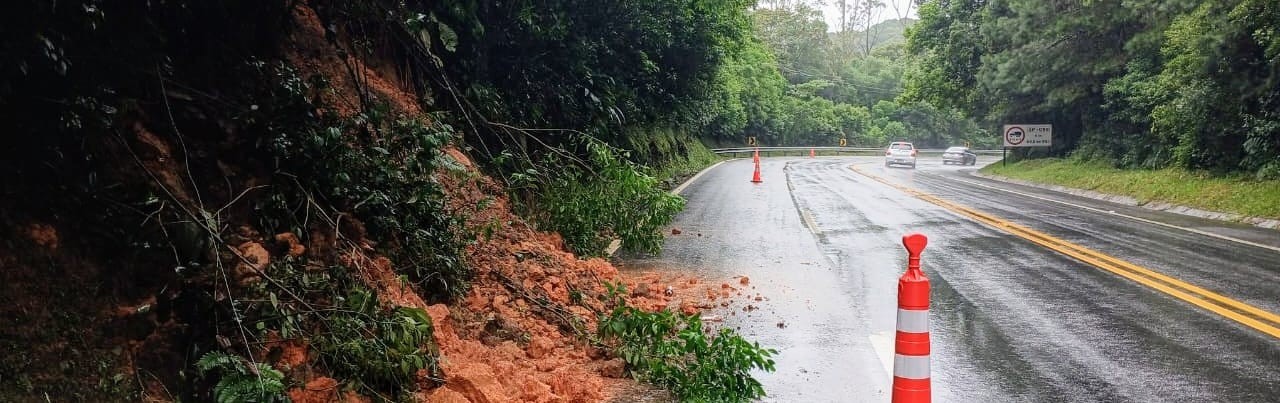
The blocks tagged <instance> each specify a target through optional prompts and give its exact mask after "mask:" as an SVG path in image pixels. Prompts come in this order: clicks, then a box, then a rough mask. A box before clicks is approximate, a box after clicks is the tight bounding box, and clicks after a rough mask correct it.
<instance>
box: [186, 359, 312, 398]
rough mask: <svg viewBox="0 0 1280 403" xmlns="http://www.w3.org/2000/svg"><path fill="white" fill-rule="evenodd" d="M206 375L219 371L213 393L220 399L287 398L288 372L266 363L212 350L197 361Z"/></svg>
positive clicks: (197, 364)
mask: <svg viewBox="0 0 1280 403" xmlns="http://www.w3.org/2000/svg"><path fill="white" fill-rule="evenodd" d="M196 369H198V370H200V375H202V376H204V375H207V374H209V373H210V372H217V374H218V376H219V379H218V383H217V384H216V385H214V386H213V396H214V399H215V400H216V401H217V402H218V403H241V402H287V401H289V399H288V398H287V397H286V396H285V394H284V391H285V384H284V373H281V372H280V371H278V370H276V369H275V368H272V367H271V365H269V364H266V363H254V364H249V363H246V362H245V361H244V359H242V358H240V357H238V356H235V355H231V354H227V353H224V352H221V351H210V352H208V353H206V354H205V355H204V356H203V357H200V360H199V361H197V362H196Z"/></svg>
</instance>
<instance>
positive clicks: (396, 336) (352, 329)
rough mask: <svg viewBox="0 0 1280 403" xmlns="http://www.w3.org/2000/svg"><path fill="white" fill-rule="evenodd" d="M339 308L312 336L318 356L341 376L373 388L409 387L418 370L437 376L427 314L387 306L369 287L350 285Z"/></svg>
mask: <svg viewBox="0 0 1280 403" xmlns="http://www.w3.org/2000/svg"><path fill="white" fill-rule="evenodd" d="M341 308H343V309H341V310H338V311H335V312H334V313H333V314H331V315H328V316H327V317H325V318H324V319H321V320H322V321H324V322H325V325H326V326H327V327H328V329H327V331H325V332H323V333H321V334H319V335H317V337H315V338H313V339H312V342H313V343H314V344H313V345H314V346H315V347H316V350H317V351H318V352H319V353H320V356H321V360H322V361H323V362H324V363H325V364H326V366H327V367H329V368H330V369H332V370H333V371H334V373H335V374H337V375H339V376H341V377H342V379H351V380H358V381H359V382H361V383H363V386H367V387H371V388H374V389H377V390H392V391H400V390H403V389H411V388H412V386H413V385H414V383H415V381H416V379H417V376H418V371H419V370H422V369H426V370H428V371H427V373H428V374H438V373H439V372H440V369H439V367H438V366H437V365H436V355H438V352H435V351H431V349H429V348H428V347H429V346H432V345H433V343H434V340H433V339H432V336H431V332H432V327H431V317H429V316H427V313H426V311H423V310H421V309H417V308H406V307H398V308H394V309H391V310H386V309H383V308H381V307H379V306H378V300H377V298H375V297H374V296H373V294H372V293H370V292H369V291H367V290H362V289H358V288H357V289H353V290H351V291H350V293H349V294H348V295H347V296H346V297H345V298H343V300H342V301H341Z"/></svg>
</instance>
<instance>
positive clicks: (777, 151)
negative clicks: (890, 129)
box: [711, 147, 1003, 156]
mask: <svg viewBox="0 0 1280 403" xmlns="http://www.w3.org/2000/svg"><path fill="white" fill-rule="evenodd" d="M756 150H759V151H760V155H763V156H775V155H782V156H786V155H790V153H792V152H795V153H796V155H799V156H806V155H809V150H813V151H815V152H821V153H824V154H827V155H830V154H831V153H835V154H836V155H843V154H882V153H884V150H885V149H884V148H871V147H736V148H713V149H711V152H713V153H716V154H722V155H723V154H729V155H732V156H737V155H738V154H740V153H751V152H754V151H756ZM917 151H919V152H920V153H921V154H942V153H943V152H944V151H946V150H945V149H941V148H938V149H920V150H917ZM969 151H970V152H972V153H974V154H978V155H1000V154H1001V153H1002V152H1003V150H969Z"/></svg>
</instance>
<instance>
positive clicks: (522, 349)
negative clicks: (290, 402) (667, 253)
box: [241, 4, 734, 403]
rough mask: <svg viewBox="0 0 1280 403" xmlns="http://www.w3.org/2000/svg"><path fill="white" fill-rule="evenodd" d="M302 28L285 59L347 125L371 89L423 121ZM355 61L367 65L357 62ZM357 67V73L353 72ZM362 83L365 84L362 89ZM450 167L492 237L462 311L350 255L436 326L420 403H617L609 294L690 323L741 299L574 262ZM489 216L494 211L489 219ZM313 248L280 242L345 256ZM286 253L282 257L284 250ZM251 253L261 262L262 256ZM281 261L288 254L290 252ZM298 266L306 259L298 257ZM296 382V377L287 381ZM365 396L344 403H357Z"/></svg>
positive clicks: (407, 102) (367, 275)
mask: <svg viewBox="0 0 1280 403" xmlns="http://www.w3.org/2000/svg"><path fill="white" fill-rule="evenodd" d="M294 20H295V23H296V24H297V28H296V29H295V30H294V32H293V33H292V34H291V38H290V39H291V40H290V42H291V44H290V46H289V47H288V48H287V49H285V53H286V55H287V56H286V57H287V59H288V60H289V61H290V62H291V63H292V64H293V65H294V67H295V68H297V69H298V70H299V71H300V72H301V73H302V74H303V76H310V75H315V74H319V75H322V76H324V77H326V78H328V79H329V81H330V84H331V89H332V91H325V92H324V93H323V94H318V95H317V96H320V97H321V98H322V100H323V101H324V103H326V104H329V105H335V106H336V107H337V108H338V110H339V114H341V115H343V116H350V115H352V114H354V113H355V112H356V111H357V110H358V104H357V103H355V102H354V101H355V100H358V99H359V97H358V95H357V94H358V93H359V91H358V88H366V89H368V90H370V91H371V92H372V93H373V94H374V95H375V96H378V97H380V99H383V100H386V101H389V102H390V103H391V105H392V106H393V107H394V108H395V109H397V110H398V111H399V112H400V113H405V114H409V115H416V116H421V117H423V118H425V116H422V115H421V110H420V109H419V106H418V105H419V104H418V102H416V100H417V99H418V98H417V96H416V95H414V94H412V93H411V92H409V91H404V90H402V89H401V88H400V87H398V86H397V85H396V83H399V82H402V81H401V80H400V79H399V77H396V76H395V74H394V71H392V70H391V69H386V68H369V67H368V65H370V64H376V63H366V62H364V61H362V60H360V59H359V58H356V57H353V56H339V52H337V48H336V47H335V46H338V47H340V46H342V45H341V42H342V41H338V42H339V43H336V44H335V43H331V42H329V41H327V40H326V39H325V35H324V29H323V27H322V25H321V22H320V20H319V19H318V17H317V16H316V14H315V12H314V11H313V10H312V9H311V8H309V7H308V6H306V5H305V4H300V5H299V6H297V8H296V9H295V12H294ZM341 35H342V34H341V33H339V37H341ZM341 54H343V55H355V54H357V53H356V52H350V51H345V52H342V53H341ZM347 66H350V67H347ZM348 68H349V69H351V70H354V71H356V72H359V74H360V75H361V77H362V82H360V83H356V82H353V80H351V79H350V77H351V75H350V74H349V71H351V70H348ZM446 155H447V156H448V157H449V158H452V159H453V160H454V161H456V162H457V163H458V164H457V165H458V166H460V167H461V169H460V170H459V171H446V172H441V173H439V174H438V175H437V180H438V181H439V182H440V183H441V185H442V187H443V189H444V190H445V193H446V200H447V204H448V208H449V210H450V212H451V213H452V214H453V215H455V216H457V217H463V218H465V227H466V228H470V229H479V228H490V229H491V230H492V231H486V232H491V233H492V236H490V237H486V236H485V235H483V234H482V235H480V236H479V237H480V239H478V240H477V241H476V242H475V243H473V244H470V245H469V246H467V247H466V252H465V256H464V259H465V262H466V264H467V266H468V267H470V268H471V270H472V271H473V273H474V280H473V282H472V283H471V285H470V289H469V291H468V293H467V294H466V296H465V297H464V298H462V299H461V300H459V301H458V302H457V303H456V304H454V305H453V306H446V305H442V304H438V305H432V306H426V304H425V303H424V301H423V299H422V298H421V297H420V296H419V295H417V294H416V293H415V292H414V291H413V290H412V289H411V288H409V287H408V286H406V285H404V284H402V283H401V282H400V280H399V278H398V277H397V275H396V272H395V268H394V263H393V262H392V261H390V260H388V259H386V258H383V257H377V256H368V255H367V254H366V251H364V250H360V249H363V248H349V249H348V250H347V251H346V252H343V253H341V259H342V261H343V262H344V263H345V264H347V265H349V266H351V267H355V268H357V272H358V273H359V275H360V278H361V279H362V280H363V281H364V282H365V283H366V284H367V285H368V286H369V287H371V288H372V289H374V290H376V292H377V293H378V296H379V298H380V299H381V300H382V301H386V302H387V303H389V304H391V305H395V306H408V307H418V308H424V309H426V310H427V312H428V313H429V314H430V316H431V318H432V320H433V322H434V326H435V338H436V342H437V344H438V345H439V348H440V353H441V359H440V360H441V367H442V370H443V373H444V375H445V380H444V383H443V385H440V386H436V382H434V381H433V380H431V379H429V378H428V376H427V375H428V374H426V373H425V371H423V372H422V373H420V392H418V395H417V398H418V400H419V401H429V402H477V403H479V402H511V401H525V402H595V401H605V400H608V399H610V398H611V397H612V395H613V393H614V392H615V391H617V390H623V388H625V389H628V390H633V389H634V388H633V387H627V383H631V382H632V381H623V380H620V379H618V378H622V377H623V376H624V375H625V372H624V366H623V364H622V362H621V361H620V360H618V359H613V358H611V357H609V356H608V355H607V354H606V353H605V352H603V351H599V350H598V349H597V348H595V347H592V346H590V345H589V344H588V343H587V342H586V341H585V340H586V338H585V337H583V336H584V335H589V334H594V332H595V326H596V317H597V314H598V313H600V312H602V311H603V310H604V309H605V305H604V303H603V302H602V301H603V299H604V298H603V297H604V295H605V288H604V286H603V284H604V282H623V283H624V284H625V285H626V286H627V289H628V290H632V291H631V292H630V293H629V295H626V296H625V297H624V298H625V299H626V300H627V302H628V303H630V304H631V305H633V306H637V307H640V308H642V309H648V310H660V309H667V308H670V309H679V310H682V311H685V312H688V313H693V312H697V311H698V310H699V309H702V308H710V307H713V306H714V304H715V303H716V302H715V301H713V300H714V299H716V298H720V299H723V298H727V297H729V296H730V292H731V291H734V289H733V288H731V287H729V285H728V284H722V286H711V285H703V282H702V281H700V280H698V279H693V278H684V277H679V276H678V275H673V274H658V273H619V271H618V270H617V269H616V268H615V267H614V266H613V265H611V264H610V263H609V262H607V261H605V260H602V259H579V258H578V257H577V256H574V254H572V253H570V252H568V251H567V248H566V247H565V245H564V242H563V241H562V240H561V238H560V237H559V236H558V235H556V234H552V233H545V232H539V231H536V230H534V229H533V228H532V227H531V226H530V225H529V224H528V223H526V222H525V221H524V220H523V219H522V218H520V217H518V216H516V215H515V214H513V213H512V211H511V210H510V208H509V205H508V201H507V198H506V196H505V194H506V193H505V191H503V189H502V188H501V187H500V186H499V185H498V184H497V183H496V182H494V181H493V180H492V179H490V178H488V177H485V176H483V175H482V174H480V173H479V172H478V170H477V169H476V167H475V166H474V164H473V162H472V161H471V159H470V158H469V157H468V156H466V155H465V154H464V153H462V152H461V151H459V150H457V149H452V148H451V149H448V150H446ZM478 206H487V207H484V208H478ZM310 235H311V236H310V239H308V244H307V246H303V245H301V244H300V243H299V242H298V240H297V236H296V235H294V234H279V235H276V236H275V240H276V241H277V242H278V243H281V244H282V245H283V246H282V248H283V250H288V251H289V252H288V253H289V254H296V255H300V254H303V253H307V254H322V252H320V251H316V250H315V249H317V248H326V247H331V245H333V243H332V240H327V239H326V235H325V234H321V233H317V232H313V233H312V234H310ZM277 246H278V247H280V246H281V245H277ZM241 249H242V250H249V251H252V252H256V249H255V248H254V247H253V246H252V245H242V246H241ZM278 250H279V249H278ZM296 255H295V256H296ZM270 348H271V349H273V350H274V351H275V352H276V353H277V354H279V357H280V358H279V359H278V360H277V361H276V363H277V364H281V365H283V366H285V367H289V368H292V367H300V366H305V365H301V363H299V362H297V359H298V357H299V356H300V355H301V356H303V357H305V354H306V346H304V345H301V344H288V345H283V344H280V343H273V345H271V346H270ZM287 373H288V372H287ZM299 375H301V376H303V377H304V379H303V380H304V381H305V382H306V384H305V386H303V387H298V388H295V389H293V390H291V391H290V396H291V397H292V398H293V399H294V400H295V401H301V402H319V401H337V400H339V394H338V393H337V388H336V387H335V386H336V385H338V384H339V383H340V380H334V379H330V378H327V377H324V376H322V374H309V373H308V374H299ZM353 398H355V397H354V396H348V395H343V396H342V397H341V399H343V400H349V399H353Z"/></svg>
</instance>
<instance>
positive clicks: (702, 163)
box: [655, 139, 725, 189]
mask: <svg viewBox="0 0 1280 403" xmlns="http://www.w3.org/2000/svg"><path fill="white" fill-rule="evenodd" d="M686 146H687V147H688V150H689V154H688V155H685V156H683V157H675V158H674V159H672V160H671V161H668V162H667V163H666V164H663V165H662V166H659V167H657V169H656V172H655V176H656V177H657V178H658V180H660V181H662V183H663V185H664V187H668V188H669V189H670V188H675V187H676V186H679V185H680V183H681V182H684V180H685V179H688V178H689V177H691V176H693V175H695V174H697V173H698V172H699V171H702V170H703V169H706V168H707V167H709V166H711V165H713V164H715V163H717V162H720V161H723V160H724V159H725V157H721V156H719V155H716V153H713V152H711V149H710V148H707V146H706V145H704V144H702V142H701V141H698V140H696V139H695V140H693V141H690V142H689V143H688V144H687V145H686Z"/></svg>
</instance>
